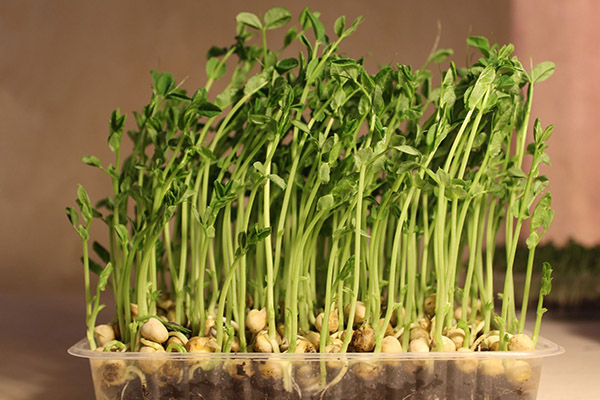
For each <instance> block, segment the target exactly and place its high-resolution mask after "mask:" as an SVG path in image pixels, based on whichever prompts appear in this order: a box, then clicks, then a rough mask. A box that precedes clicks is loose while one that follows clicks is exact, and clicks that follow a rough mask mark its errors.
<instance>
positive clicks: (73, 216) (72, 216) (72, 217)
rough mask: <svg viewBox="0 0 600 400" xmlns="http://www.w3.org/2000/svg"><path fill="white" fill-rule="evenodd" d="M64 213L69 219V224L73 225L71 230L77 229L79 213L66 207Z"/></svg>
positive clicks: (72, 208)
mask: <svg viewBox="0 0 600 400" xmlns="http://www.w3.org/2000/svg"><path fill="white" fill-rule="evenodd" d="M65 211H66V213H67V218H69V222H71V225H73V228H76V229H77V224H78V223H79V213H78V212H77V210H75V207H66V208H65Z"/></svg>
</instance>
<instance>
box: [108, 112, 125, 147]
mask: <svg viewBox="0 0 600 400" xmlns="http://www.w3.org/2000/svg"><path fill="white" fill-rule="evenodd" d="M124 127H125V116H124V115H121V112H120V111H119V109H118V108H117V109H116V110H114V111H113V112H112V114H111V117H110V133H109V135H108V147H109V148H110V150H111V151H112V152H113V153H115V152H117V151H119V149H120V148H121V138H122V137H123V129H124Z"/></svg>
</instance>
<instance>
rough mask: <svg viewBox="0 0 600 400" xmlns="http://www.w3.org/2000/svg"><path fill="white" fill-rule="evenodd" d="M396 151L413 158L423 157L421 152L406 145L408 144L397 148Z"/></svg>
mask: <svg viewBox="0 0 600 400" xmlns="http://www.w3.org/2000/svg"><path fill="white" fill-rule="evenodd" d="M394 149H396V150H398V151H399V152H401V153H406V154H408V155H411V156H420V155H421V152H420V151H419V150H417V149H415V148H414V147H412V146H409V145H406V144H403V145H401V146H395V147H394Z"/></svg>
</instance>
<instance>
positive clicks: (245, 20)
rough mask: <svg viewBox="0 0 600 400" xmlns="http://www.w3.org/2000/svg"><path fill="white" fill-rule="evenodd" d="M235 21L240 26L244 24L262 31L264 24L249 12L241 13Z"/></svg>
mask: <svg viewBox="0 0 600 400" xmlns="http://www.w3.org/2000/svg"><path fill="white" fill-rule="evenodd" d="M235 21H236V22H237V23H238V24H244V25H246V26H249V27H251V28H255V29H262V24H261V22H260V19H258V17H257V16H256V15H254V14H252V13H249V12H241V13H239V14H238V15H237V16H236V17H235Z"/></svg>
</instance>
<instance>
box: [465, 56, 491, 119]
mask: <svg viewBox="0 0 600 400" xmlns="http://www.w3.org/2000/svg"><path fill="white" fill-rule="evenodd" d="M495 77H496V71H495V70H494V68H493V67H492V66H488V67H486V68H485V69H484V70H483V71H482V72H481V74H480V75H479V78H477V82H475V86H473V90H471V93H470V94H469V97H468V99H467V103H466V105H467V107H468V108H469V109H473V108H475V107H477V106H478V105H479V103H480V102H481V100H482V99H483V97H484V95H485V92H486V91H487V90H488V89H489V86H490V85H491V84H492V82H493V81H494V78H495Z"/></svg>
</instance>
